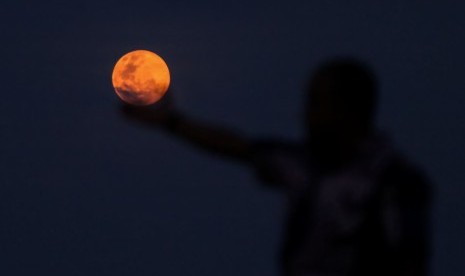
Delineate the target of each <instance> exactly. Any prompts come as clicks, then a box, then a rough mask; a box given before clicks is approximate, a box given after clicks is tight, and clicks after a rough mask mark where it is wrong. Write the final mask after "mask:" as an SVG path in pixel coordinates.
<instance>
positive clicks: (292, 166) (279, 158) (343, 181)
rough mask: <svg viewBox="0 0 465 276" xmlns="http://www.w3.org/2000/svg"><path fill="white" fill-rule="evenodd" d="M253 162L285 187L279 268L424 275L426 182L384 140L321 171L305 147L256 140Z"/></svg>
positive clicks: (300, 275) (295, 275)
mask: <svg viewBox="0 0 465 276" xmlns="http://www.w3.org/2000/svg"><path fill="white" fill-rule="evenodd" d="M255 149H256V151H255V154H254V164H255V167H256V170H257V173H258V175H259V177H260V178H261V179H262V180H263V182H264V183H266V185H268V186H271V187H275V188H278V189H280V190H281V191H282V192H284V193H285V194H286V196H287V199H288V209H289V215H288V221H287V225H286V230H285V237H284V243H283V247H282V250H281V264H282V270H283V274H284V275H292V276H304V275H305V276H310V275H312V276H316V275H334V276H336V275H338V276H339V275H404V274H405V275H426V266H427V257H428V248H429V247H428V239H429V234H428V224H429V223H428V219H429V194H430V193H429V185H428V184H427V181H426V179H425V178H424V176H423V175H422V174H421V173H419V171H418V170H417V169H415V168H414V167H413V166H412V165H410V164H409V163H408V162H407V161H406V160H405V159H404V158H402V157H401V156H400V155H399V154H398V153H397V152H395V151H394V150H393V149H392V147H390V146H389V143H387V141H386V140H385V139H381V138H379V137H372V138H370V139H367V140H366V141H365V143H364V144H363V146H362V147H360V150H359V152H358V153H357V155H356V157H355V158H354V159H353V160H352V162H350V163H347V164H346V165H344V166H341V167H339V168H338V169H336V170H322V169H321V168H319V166H318V164H317V163H315V162H312V159H311V155H310V154H308V152H307V151H306V149H305V147H303V146H300V145H297V144H284V143H278V142H263V141H261V142H257V143H256V145H255Z"/></svg>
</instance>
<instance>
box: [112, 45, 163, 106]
mask: <svg viewBox="0 0 465 276" xmlns="http://www.w3.org/2000/svg"><path fill="white" fill-rule="evenodd" d="M111 80H112V83H113V87H114V88H115V91H116V94H117V95H118V97H120V98H121V99H122V100H123V101H125V102H127V103H129V104H133V105H150V104H153V103H155V102H157V101H158V100H160V99H161V98H162V97H163V96H164V95H165V93H166V91H167V90H168V87H169V86H170V71H169V69H168V66H167V65H166V63H165V61H164V60H163V59H162V58H161V57H160V56H158V55H157V54H155V53H152V52H150V51H146V50H136V51H132V52H129V53H127V54H125V55H124V56H122V57H121V58H120V59H119V60H118V62H116V65H115V68H114V69H113V74H112V76H111Z"/></svg>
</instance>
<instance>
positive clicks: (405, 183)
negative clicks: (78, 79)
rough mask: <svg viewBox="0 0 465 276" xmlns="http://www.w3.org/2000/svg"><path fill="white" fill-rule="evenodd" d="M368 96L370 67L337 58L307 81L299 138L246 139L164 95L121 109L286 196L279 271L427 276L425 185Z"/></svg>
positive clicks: (372, 84)
mask: <svg viewBox="0 0 465 276" xmlns="http://www.w3.org/2000/svg"><path fill="white" fill-rule="evenodd" d="M376 102H377V83H376V79H375V76H374V75H373V73H372V71H371V70H369V68H368V67H367V66H366V65H365V64H363V63H362V62H360V61H358V60H355V59H350V58H339V59H333V60H330V61H328V62H325V63H323V64H322V65H321V66H320V67H318V69H317V71H316V73H315V74H314V76H313V77H312V78H311V79H310V82H309V86H308V99H307V104H306V113H305V122H306V130H307V133H306V137H305V139H303V141H302V142H299V143H292V142H286V141H278V140H258V141H257V140H250V139H246V138H244V137H243V136H241V135H238V134H237V133H234V132H231V131H229V130H225V129H222V128H218V127H213V126H210V125H208V124H205V123H199V122H196V121H195V120H193V119H191V118H188V117H186V116H185V115H184V114H181V113H180V112H179V111H178V110H176V109H175V108H173V106H172V104H171V103H166V102H165V103H161V104H159V106H158V107H157V109H153V108H147V107H142V108H141V107H131V106H124V107H123V113H124V114H125V115H126V116H127V117H128V118H131V119H134V120H137V121H141V122H143V123H146V124H149V125H156V126H158V127H160V128H162V129H165V130H167V131H168V132H170V133H172V134H174V135H176V136H178V137H181V138H184V139H186V140H187V141H189V142H192V143H193V144H194V145H196V146H198V147H201V148H204V149H205V150H209V151H211V152H213V153H216V154H219V155H221V156H224V157H229V158H233V159H235V160H238V161H241V162H244V163H245V164H247V165H249V166H251V167H253V168H254V169H255V171H256V172H257V174H258V176H259V177H260V179H261V180H262V181H263V182H264V183H266V185H268V186H270V187H275V188H277V189H278V190H280V191H282V192H283V193H284V194H285V195H286V197H287V199H288V204H289V207H288V208H289V215H288V220H287V225H286V230H285V237H284V240H283V246H282V250H281V256H280V263H281V270H282V275H285V276H317V275H325V276H326V275H327V276H329V275H331V276H342V275H344V276H346V275H378V276H383V275H409V276H410V275H427V266H428V257H429V230H428V229H429V227H428V226H429V205H430V190H429V189H430V187H429V183H428V181H427V179H426V178H425V176H424V175H423V174H422V173H421V172H420V171H419V170H418V169H416V168H415V167H414V166H413V165H412V164H410V163H409V162H408V161H407V160H406V158H405V157H404V156H402V154H400V153H399V152H398V151H396V150H395V149H394V147H393V146H391V143H390V142H389V139H387V138H386V136H385V135H383V134H382V133H380V132H379V131H378V130H377V128H376V127H375V122H374V118H375V111H376Z"/></svg>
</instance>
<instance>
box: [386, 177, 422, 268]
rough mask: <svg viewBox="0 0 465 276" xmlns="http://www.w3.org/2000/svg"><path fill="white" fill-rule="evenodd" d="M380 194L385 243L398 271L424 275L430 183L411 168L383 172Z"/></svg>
mask: <svg viewBox="0 0 465 276" xmlns="http://www.w3.org/2000/svg"><path fill="white" fill-rule="evenodd" d="M385 180H387V181H388V183H387V185H386V186H385V190H384V193H383V196H382V203H383V214H382V216H383V225H384V232H385V238H386V243H387V246H388V248H389V251H390V252H391V256H393V260H395V264H393V265H395V266H397V267H398V271H399V274H398V275H426V272H427V270H428V269H427V264H428V259H429V255H430V254H429V249H430V245H429V243H430V242H429V240H430V198H431V195H430V194H431V192H430V185H429V182H428V181H427V179H426V178H425V176H424V175H423V174H422V173H420V172H418V171H417V170H415V169H412V168H396V169H395V170H391V173H390V174H389V175H387V176H386V178H385Z"/></svg>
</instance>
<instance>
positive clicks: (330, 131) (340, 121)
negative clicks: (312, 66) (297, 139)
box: [306, 58, 377, 149]
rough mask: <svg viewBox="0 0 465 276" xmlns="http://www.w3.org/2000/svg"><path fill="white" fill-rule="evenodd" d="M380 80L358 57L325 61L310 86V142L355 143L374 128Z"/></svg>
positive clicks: (333, 145) (329, 144)
mask: <svg viewBox="0 0 465 276" xmlns="http://www.w3.org/2000/svg"><path fill="white" fill-rule="evenodd" d="M376 102H377V83H376V78H375V76H374V74H373V73H372V71H371V70H370V69H369V68H368V67H367V65H365V64H364V63H362V62H361V61H358V60H356V59H352V58H338V59H333V60H330V61H328V62H325V63H323V64H322V65H321V66H319V67H318V68H317V70H316V73H315V74H314V75H313V77H312V78H311V80H310V83H309V86H308V101H307V106H306V123H307V128H308V132H309V138H310V142H311V143H313V144H314V145H315V146H318V147H322V148H326V149H327V148H328V147H331V148H340V147H346V146H350V145H353V144H355V143H357V142H359V141H360V140H361V139H363V138H364V137H365V136H366V135H368V134H369V133H370V132H371V131H372V130H373V128H374V118H375V111H376Z"/></svg>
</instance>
